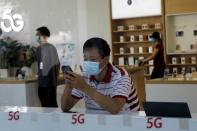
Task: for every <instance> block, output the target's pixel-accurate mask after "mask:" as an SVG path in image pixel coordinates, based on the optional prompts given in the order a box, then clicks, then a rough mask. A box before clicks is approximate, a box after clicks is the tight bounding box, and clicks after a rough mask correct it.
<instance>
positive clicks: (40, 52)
mask: <svg viewBox="0 0 197 131" xmlns="http://www.w3.org/2000/svg"><path fill="white" fill-rule="evenodd" d="M36 31H37V32H36V36H35V42H36V43H38V44H39V45H38V47H37V50H36V55H37V62H38V96H39V98H40V101H41V105H42V107H58V105H57V100H56V87H57V78H58V75H59V58H58V54H57V50H56V48H55V47H54V46H53V45H52V44H49V43H48V42H47V38H48V37H50V31H49V29H48V28H47V27H45V26H43V27H39V28H37V29H36Z"/></svg>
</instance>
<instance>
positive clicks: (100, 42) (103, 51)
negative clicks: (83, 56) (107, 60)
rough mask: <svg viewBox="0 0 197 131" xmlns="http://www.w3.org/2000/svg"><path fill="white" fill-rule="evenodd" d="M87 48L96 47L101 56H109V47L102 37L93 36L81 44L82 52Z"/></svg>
mask: <svg viewBox="0 0 197 131" xmlns="http://www.w3.org/2000/svg"><path fill="white" fill-rule="evenodd" d="M88 48H95V49H98V52H99V54H100V56H101V57H102V58H104V57H106V56H110V51H111V50H110V47H109V45H108V44H107V42H106V41H105V40H104V39H102V38H98V37H93V38H90V39H88V40H87V41H86V42H85V43H84V45H83V52H84V51H85V49H88Z"/></svg>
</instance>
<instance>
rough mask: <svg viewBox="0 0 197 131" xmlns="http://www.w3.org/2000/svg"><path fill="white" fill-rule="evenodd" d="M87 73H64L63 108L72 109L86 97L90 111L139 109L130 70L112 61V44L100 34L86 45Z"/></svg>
mask: <svg viewBox="0 0 197 131" xmlns="http://www.w3.org/2000/svg"><path fill="white" fill-rule="evenodd" d="M83 54H84V62H83V72H84V76H80V75H78V74H75V73H73V72H68V73H69V74H68V75H65V79H66V88H65V91H64V93H63V95H62V99H61V108H62V110H63V111H64V112H67V111H69V110H70V109H71V108H72V107H73V106H74V105H75V104H76V103H77V102H78V101H79V99H82V98H84V100H85V106H86V112H87V113H111V114H117V113H126V112H127V113H129V112H132V111H138V110H139V101H138V96H137V91H136V89H135V88H134V86H133V85H132V84H133V83H132V82H131V79H130V77H129V75H128V73H127V72H126V71H124V70H122V69H118V68H116V67H114V66H113V65H112V64H110V63H109V56H110V47H109V45H108V44H107V42H106V41H105V40H103V39H101V38H91V39H89V40H87V41H86V42H85V44H84V46H83Z"/></svg>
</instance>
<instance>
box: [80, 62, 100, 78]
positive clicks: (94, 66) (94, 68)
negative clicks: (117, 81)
mask: <svg viewBox="0 0 197 131" xmlns="http://www.w3.org/2000/svg"><path fill="white" fill-rule="evenodd" d="M82 67H83V71H84V73H85V74H88V75H93V76H96V75H98V74H99V73H100V72H101V69H100V67H99V63H98V62H93V61H84V62H83V66H82Z"/></svg>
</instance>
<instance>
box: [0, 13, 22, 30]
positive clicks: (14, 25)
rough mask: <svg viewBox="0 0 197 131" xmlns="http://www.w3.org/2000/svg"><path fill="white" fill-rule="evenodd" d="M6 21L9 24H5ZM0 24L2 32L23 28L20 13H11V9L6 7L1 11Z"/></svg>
mask: <svg viewBox="0 0 197 131" xmlns="http://www.w3.org/2000/svg"><path fill="white" fill-rule="evenodd" d="M6 22H9V24H8V25H6ZM0 24H1V29H2V30H3V31H4V32H11V31H15V32H19V31H21V30H22V29H23V28H24V25H25V22H24V20H23V17H22V16H21V15H20V14H12V9H7V10H5V11H3V13H2V17H1V23H0Z"/></svg>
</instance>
